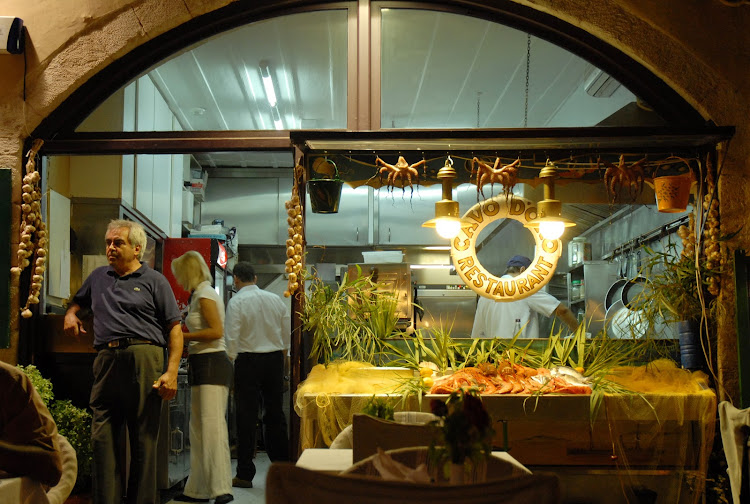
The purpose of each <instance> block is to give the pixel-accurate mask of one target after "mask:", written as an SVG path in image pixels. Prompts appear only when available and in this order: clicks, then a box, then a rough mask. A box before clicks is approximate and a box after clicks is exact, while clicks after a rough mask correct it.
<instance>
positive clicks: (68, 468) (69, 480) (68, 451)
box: [47, 433, 78, 504]
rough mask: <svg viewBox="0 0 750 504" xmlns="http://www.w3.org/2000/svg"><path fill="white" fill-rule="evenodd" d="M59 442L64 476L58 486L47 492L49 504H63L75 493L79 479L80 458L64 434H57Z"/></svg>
mask: <svg viewBox="0 0 750 504" xmlns="http://www.w3.org/2000/svg"><path fill="white" fill-rule="evenodd" d="M57 442H58V444H59V445H60V458H61V459H62V476H60V481H58V482H57V485H55V486H53V487H52V488H50V489H49V490H47V500H48V501H49V504H63V502H65V501H66V500H67V498H68V496H70V493H71V492H72V491H73V487H74V486H75V484H76V478H77V477H78V457H77V456H76V451H75V448H73V447H72V446H71V444H70V443H69V442H68V440H67V439H66V438H65V436H63V435H62V434H59V433H58V434H57Z"/></svg>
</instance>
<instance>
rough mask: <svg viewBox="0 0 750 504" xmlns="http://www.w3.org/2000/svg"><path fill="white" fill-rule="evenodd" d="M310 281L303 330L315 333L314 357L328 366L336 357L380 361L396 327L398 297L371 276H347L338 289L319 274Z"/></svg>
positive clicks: (312, 353)
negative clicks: (382, 350)
mask: <svg viewBox="0 0 750 504" xmlns="http://www.w3.org/2000/svg"><path fill="white" fill-rule="evenodd" d="M304 280H305V281H307V282H308V288H307V290H306V296H305V303H304V307H303V310H302V312H301V313H300V316H301V319H302V325H303V329H304V330H306V331H309V332H310V333H311V334H312V340H313V341H312V348H311V350H310V357H311V359H313V360H314V361H315V362H322V363H323V364H326V365H328V364H329V363H330V362H331V361H333V360H334V359H336V358H340V359H344V360H358V361H363V362H369V363H373V364H374V363H377V360H378V358H379V356H380V352H381V349H382V341H383V339H384V338H387V337H389V336H390V335H391V334H392V333H393V332H394V331H395V329H396V325H397V323H398V317H397V316H396V298H395V295H394V294H393V293H391V292H388V291H386V290H384V289H383V288H382V286H381V285H380V284H378V283H376V282H374V281H373V280H372V279H371V278H370V277H369V276H367V275H362V274H361V270H359V268H358V274H357V275H356V276H355V277H354V278H349V277H348V276H344V278H343V279H342V281H341V283H340V284H339V285H337V288H335V289H334V288H333V287H331V286H330V285H329V284H326V283H325V282H323V281H322V280H321V279H320V277H318V276H317V275H316V274H314V273H313V274H312V275H311V276H309V277H307V278H304Z"/></svg>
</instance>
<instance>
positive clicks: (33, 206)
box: [10, 139, 47, 318]
mask: <svg viewBox="0 0 750 504" xmlns="http://www.w3.org/2000/svg"><path fill="white" fill-rule="evenodd" d="M43 144H44V141H43V140H39V139H37V140H34V142H33V143H32V146H31V149H30V150H29V152H28V154H27V155H26V156H27V158H28V161H27V162H26V175H24V177H23V186H22V187H21V190H22V191H23V193H22V195H21V214H22V219H21V237H20V240H19V243H18V250H17V251H16V255H17V257H18V266H14V267H13V268H11V269H10V273H11V276H12V278H14V279H20V277H21V272H22V271H23V270H24V269H26V268H27V267H28V266H30V265H31V264H32V263H33V266H34V274H33V275H32V276H31V285H30V286H29V296H28V298H27V299H26V305H25V306H24V307H23V308H22V309H21V316H22V317H23V318H29V317H31V316H32V313H31V310H30V308H29V306H30V305H32V304H38V303H39V295H40V294H41V292H42V282H43V281H44V270H45V262H46V261H47V226H46V225H45V223H44V221H43V220H42V204H41V200H42V190H41V187H40V184H39V182H40V181H41V178H42V177H41V175H40V174H39V172H38V171H37V170H36V155H37V153H38V152H39V149H41V147H42V145H43Z"/></svg>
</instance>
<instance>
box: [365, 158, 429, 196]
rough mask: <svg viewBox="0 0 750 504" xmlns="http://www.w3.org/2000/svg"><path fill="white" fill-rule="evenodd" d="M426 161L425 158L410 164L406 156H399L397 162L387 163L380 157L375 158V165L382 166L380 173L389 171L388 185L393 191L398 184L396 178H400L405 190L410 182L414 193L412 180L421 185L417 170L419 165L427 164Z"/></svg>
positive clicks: (425, 168)
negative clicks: (393, 163)
mask: <svg viewBox="0 0 750 504" xmlns="http://www.w3.org/2000/svg"><path fill="white" fill-rule="evenodd" d="M425 163H426V161H425V160H424V159H423V160H421V161H418V162H416V163H414V164H409V163H407V162H406V159H404V156H399V157H398V161H397V162H396V164H395V165H392V164H388V163H386V162H385V161H383V160H382V159H380V157H376V158H375V166H382V167H381V168H380V170H379V171H378V173H379V174H380V175H382V174H383V173H388V180H387V183H386V185H387V187H388V189H390V190H391V191H393V188H394V187H395V185H396V179H399V180H400V181H401V188H402V189H403V190H404V191H405V190H406V184H409V188H410V189H411V192H412V193H414V186H413V185H412V180H415V181H416V183H417V185H419V171H418V170H417V167H419V166H422V165H425ZM424 170H427V167H426V166H424Z"/></svg>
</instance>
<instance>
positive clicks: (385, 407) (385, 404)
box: [362, 396, 395, 420]
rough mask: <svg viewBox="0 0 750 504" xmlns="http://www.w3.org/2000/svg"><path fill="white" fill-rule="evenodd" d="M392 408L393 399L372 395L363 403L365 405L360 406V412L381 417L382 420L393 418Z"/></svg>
mask: <svg viewBox="0 0 750 504" xmlns="http://www.w3.org/2000/svg"><path fill="white" fill-rule="evenodd" d="M394 410H395V408H394V405H393V401H391V400H388V399H387V398H383V397H377V396H372V397H371V398H370V400H369V401H368V402H367V404H365V407H364V408H362V413H364V414H365V415H370V416H374V417H376V418H382V419H383V420H393V413H394Z"/></svg>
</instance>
